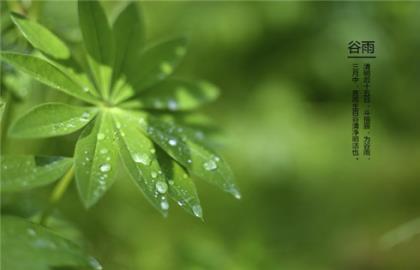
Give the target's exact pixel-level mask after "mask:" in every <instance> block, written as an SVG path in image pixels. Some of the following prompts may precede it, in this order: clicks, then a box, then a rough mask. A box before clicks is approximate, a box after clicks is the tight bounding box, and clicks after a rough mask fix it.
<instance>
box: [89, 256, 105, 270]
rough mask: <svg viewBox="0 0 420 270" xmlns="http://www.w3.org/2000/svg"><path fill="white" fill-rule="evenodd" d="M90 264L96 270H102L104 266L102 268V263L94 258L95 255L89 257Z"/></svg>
mask: <svg viewBox="0 0 420 270" xmlns="http://www.w3.org/2000/svg"><path fill="white" fill-rule="evenodd" d="M89 264H90V266H92V267H93V269H95V270H102V269H103V268H102V265H100V264H99V262H98V261H97V260H96V259H95V258H93V257H90V258H89Z"/></svg>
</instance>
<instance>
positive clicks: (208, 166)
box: [203, 160, 217, 171]
mask: <svg viewBox="0 0 420 270" xmlns="http://www.w3.org/2000/svg"><path fill="white" fill-rule="evenodd" d="M203 167H204V169H205V170H206V171H212V170H215V169H217V164H216V162H214V161H213V160H209V161H207V162H204V164H203Z"/></svg>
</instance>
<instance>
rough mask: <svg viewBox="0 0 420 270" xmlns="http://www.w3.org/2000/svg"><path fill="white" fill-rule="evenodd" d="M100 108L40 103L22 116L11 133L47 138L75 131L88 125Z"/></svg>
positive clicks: (17, 135)
mask: <svg viewBox="0 0 420 270" xmlns="http://www.w3.org/2000/svg"><path fill="white" fill-rule="evenodd" d="M97 112H98V109H96V108H88V107H78V106H71V105H67V104H62V103H46V104H42V105H39V106H37V107H35V108H33V109H31V110H30V111H29V112H27V113H26V114H24V115H23V116H22V117H20V118H19V119H18V120H17V121H16V122H14V123H13V125H12V126H11V128H10V131H9V132H10V134H11V135H12V136H14V137H20V138H45V137H54V136H60V135H66V134H70V133H73V132H75V131H77V130H79V129H81V128H82V127H84V126H85V125H87V124H88V123H89V122H90V121H91V120H92V119H93V118H94V117H95V115H96V114H97Z"/></svg>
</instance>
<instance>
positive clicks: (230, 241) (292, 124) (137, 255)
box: [1, 1, 420, 270]
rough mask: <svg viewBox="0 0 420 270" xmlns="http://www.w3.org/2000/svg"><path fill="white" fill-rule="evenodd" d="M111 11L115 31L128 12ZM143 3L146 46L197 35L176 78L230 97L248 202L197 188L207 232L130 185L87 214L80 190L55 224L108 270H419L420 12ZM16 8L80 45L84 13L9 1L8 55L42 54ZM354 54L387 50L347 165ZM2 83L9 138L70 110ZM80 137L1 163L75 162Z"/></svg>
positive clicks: (397, 6) (19, 199) (230, 143)
mask: <svg viewBox="0 0 420 270" xmlns="http://www.w3.org/2000/svg"><path fill="white" fill-rule="evenodd" d="M103 4H104V6H105V7H106V8H107V10H108V12H109V14H110V16H111V17H112V16H115V14H117V13H118V11H119V10H120V9H121V6H122V5H123V3H122V2H109V1H106V2H104V3H103ZM140 4H141V6H142V8H143V12H144V17H145V22H146V27H147V39H148V40H150V41H153V40H158V39H161V38H165V37H168V36H171V35H174V34H176V33H184V32H187V33H189V34H190V37H191V43H190V46H189V47H190V50H189V53H188V55H187V57H186V59H185V61H184V62H183V63H182V64H181V67H180V69H179V70H178V71H177V73H176V76H180V77H186V78H194V77H197V78H205V79H208V80H209V81H211V82H214V83H215V84H217V85H218V86H219V87H220V88H221V89H222V95H221V98H220V99H219V100H218V101H217V102H216V103H215V104H211V105H209V106H207V107H206V108H205V109H204V111H205V112H206V114H208V115H209V116H212V117H213V119H214V120H215V122H216V123H218V125H219V126H220V127H221V128H222V129H223V133H224V134H223V136H222V137H221V138H222V139H221V140H220V141H219V142H220V144H221V149H220V151H221V152H222V153H224V155H225V156H226V157H227V159H228V161H229V162H230V164H231V165H232V167H233V169H234V171H235V174H236V179H237V182H238V184H239V186H240V188H241V190H242V195H243V196H242V199H241V200H239V201H238V200H235V199H233V198H231V196H229V195H227V194H225V193H223V192H221V191H219V190H217V189H216V188H215V187H213V186H210V185H208V184H206V183H203V182H202V181H200V180H199V179H198V180H197V181H196V183H197V185H198V190H199V195H200V198H201V201H202V205H203V210H204V218H205V221H204V222H201V221H200V220H198V219H196V218H194V217H192V216H190V215H188V214H186V213H185V212H183V211H182V210H181V209H179V208H178V207H175V205H173V206H172V208H171V213H170V215H169V217H168V218H167V219H164V218H162V216H161V215H160V214H159V213H158V212H157V211H155V210H154V209H153V208H152V207H151V206H150V205H149V204H148V203H147V202H146V200H145V199H144V198H143V196H142V194H141V192H140V191H139V190H137V189H136V188H134V185H133V184H132V183H131V182H130V180H129V179H128V176H125V177H122V179H120V181H118V182H117V183H116V184H115V185H114V187H113V188H112V189H111V190H110V192H108V194H107V195H106V196H105V197H104V198H103V199H102V200H101V201H100V202H99V203H98V204H97V205H96V206H95V207H93V208H92V209H90V210H89V211H86V210H84V208H83V207H82V204H81V203H80V201H79V199H78V195H77V192H76V188H75V186H72V188H71V189H70V191H69V192H68V193H67V194H66V196H65V198H64V199H63V201H62V202H61V203H60V206H59V209H58V211H57V212H56V215H57V216H58V217H61V218H64V219H66V220H68V221H69V222H71V223H72V224H74V225H75V226H76V227H77V228H78V229H79V230H80V232H81V234H82V235H83V237H84V238H85V239H86V246H87V249H88V250H89V252H90V253H91V254H92V255H94V256H95V257H97V258H98V260H99V261H100V262H101V263H102V264H103V266H104V269H106V270H108V269H110V270H111V269H112V270H113V269H116V270H125V269H127V270H129V269H152V270H155V269H156V270H160V269H162V270H166V269H186V270H200V269H203V270H204V269H215V270H220V269H229V270H231V269H232V270H236V269H238V270H239V269H240V270H242V269H244V270H248V269H250V270H251V269H258V270H259V269H280V270H283V269H284V270H324V269H325V270H327V269H340V270H342V269H344V270H346V269H351V270H353V269H357V270H360V269H362V270H363V269H372V270H376V269H381V270H382V269H384V270H387V269H395V270H399V269H401V270H410V269H413V270H414V269H420V253H419V251H420V219H419V218H420V166H419V165H420V164H419V163H420V136H419V135H420V125H419V123H420V122H419V120H420V110H419V103H420V91H419V89H420V87H419V86H420V53H419V51H420V34H419V33H420V3H418V2H417V3H416V2H382V3H379V2H376V3H368V2H317V3H309V2H236V1H233V2H223V1H220V2H219V1H217V2H193V1H186V2H176V1H171V2H142V3H140ZM8 9H12V10H17V11H20V12H25V13H26V14H28V16H29V17H32V18H33V19H36V20H38V21H40V22H41V23H43V24H45V25H46V26H48V27H49V28H50V29H52V30H53V31H54V32H55V33H57V34H58V35H59V36H60V37H61V38H63V39H65V40H66V41H67V42H70V43H72V44H76V43H77V42H78V41H80V38H81V37H80V32H79V30H78V27H77V13H76V4H75V3H74V2H65V1H52V2H41V1H37V2H31V1H22V2H8V3H6V2H4V3H2V14H1V17H2V18H1V20H2V49H3V50H6V49H7V50H19V51H28V50H30V48H29V46H28V45H26V44H25V42H24V39H23V37H21V36H20V34H19V33H17V31H16V30H15V29H14V28H13V26H12V25H11V24H10V20H9V19H8V16H7V12H8ZM350 40H374V41H375V42H376V55H377V58H376V59H375V60H371V61H370V63H371V64H372V104H373V109H372V133H373V134H372V159H371V160H370V161H367V160H359V161H356V160H355V159H354V158H353V157H352V155H351V120H352V119H351V89H352V88H351V86H352V82H351V64H352V62H353V61H350V60H349V59H347V57H346V56H347V43H348V42H349V41H350ZM359 63H363V61H360V62H359ZM2 72H3V74H2V75H3V77H2V88H3V94H2V97H3V98H4V99H8V100H9V102H11V106H10V107H9V110H8V111H6V118H5V120H4V121H3V123H2V125H3V129H2V130H3V133H4V132H5V129H6V128H7V126H8V124H9V123H10V121H12V120H13V119H14V118H15V117H16V116H19V115H20V114H22V112H24V111H25V110H27V109H28V108H30V107H32V106H34V105H36V104H39V103H41V102H43V101H45V100H55V101H57V100H65V101H68V102H71V99H70V98H68V97H64V96H62V95H61V94H58V93H56V92H55V91H51V90H49V89H47V87H45V86H43V85H41V84H39V83H37V82H34V81H30V80H29V79H28V78H27V77H25V76H22V75H19V77H16V76H12V77H10V78H9V76H7V74H10V72H11V71H10V70H7V67H6V68H5V69H3V71H2ZM16 81H17V82H18V83H19V84H18V85H17V84H16V83H15V82H16ZM12 88H15V89H12ZM12 93H13V94H12ZM76 136H77V134H75V135H74V136H67V137H63V138H57V139H50V140H32V141H27V140H26V141H24V140H14V139H9V138H6V137H5V136H3V138H2V151H3V153H15V154H16V153H37V154H59V155H66V156H71V155H72V151H73V147H74V141H75V140H74V139H75V138H76ZM50 190H51V187H47V188H45V189H39V190H35V191H33V192H30V193H26V194H14V195H7V196H6V195H5V196H3V198H2V207H3V211H4V212H5V213H14V214H19V215H22V216H30V215H32V214H34V213H36V211H39V210H40V209H43V207H45V205H46V203H47V198H48V193H49V191H50Z"/></svg>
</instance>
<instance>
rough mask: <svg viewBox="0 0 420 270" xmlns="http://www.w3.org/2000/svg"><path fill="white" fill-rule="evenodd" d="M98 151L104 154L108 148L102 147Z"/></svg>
mask: <svg viewBox="0 0 420 270" xmlns="http://www.w3.org/2000/svg"><path fill="white" fill-rule="evenodd" d="M99 153H101V154H106V153H108V149H106V148H102V149H101V150H100V151H99Z"/></svg>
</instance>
